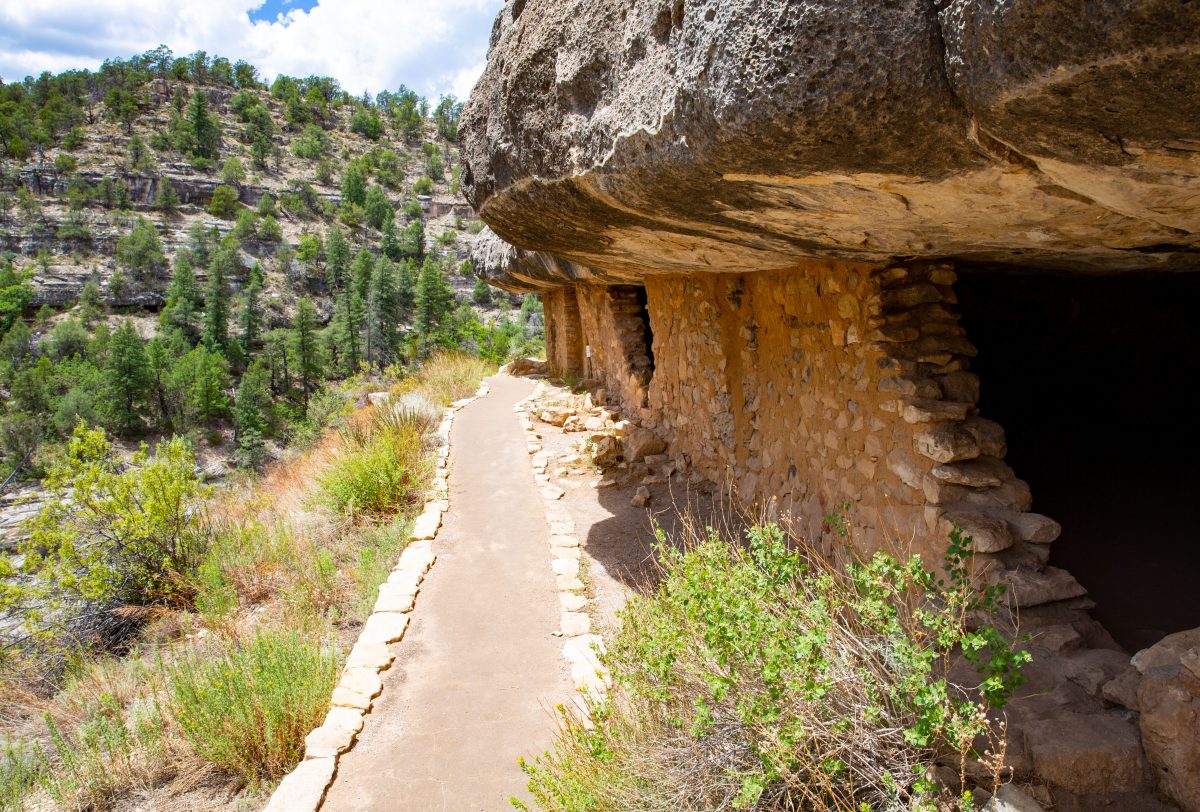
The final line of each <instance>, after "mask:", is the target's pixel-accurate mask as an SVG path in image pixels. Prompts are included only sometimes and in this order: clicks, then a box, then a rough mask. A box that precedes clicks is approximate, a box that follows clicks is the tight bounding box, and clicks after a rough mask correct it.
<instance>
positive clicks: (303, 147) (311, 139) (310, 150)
mask: <svg viewBox="0 0 1200 812" xmlns="http://www.w3.org/2000/svg"><path fill="white" fill-rule="evenodd" d="M292 152H293V153H294V154H295V155H296V156H297V157H299V158H306V159H308V160H310V161H316V160H318V159H320V158H323V157H324V156H325V155H327V154H328V153H329V136H328V135H327V134H326V133H325V131H324V130H323V129H321V128H320V127H318V126H316V125H315V124H309V125H308V126H306V127H305V128H304V132H302V133H300V136H299V137H298V138H297V139H296V140H295V141H293V142H292Z"/></svg>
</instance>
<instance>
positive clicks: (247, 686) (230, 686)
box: [168, 632, 340, 784]
mask: <svg viewBox="0 0 1200 812" xmlns="http://www.w3.org/2000/svg"><path fill="white" fill-rule="evenodd" d="M339 660H340V656H339V654H338V652H337V649H336V648H335V647H333V646H332V645H325V644H319V643H314V642H312V641H307V640H302V639H300V638H299V637H298V636H296V635H294V634H293V635H281V634H276V633H266V632H264V633H261V634H259V635H258V636H257V637H255V639H254V640H253V641H251V642H250V643H248V644H244V645H236V646H234V647H233V648H231V649H230V650H228V651H226V652H224V653H223V654H222V655H220V656H203V655H198V654H191V655H187V656H184V657H182V658H181V659H180V660H179V661H178V662H177V663H176V664H175V665H174V666H173V667H172V668H171V669H170V671H169V674H168V683H169V695H170V698H169V703H170V707H171V712H172V714H173V715H174V717H175V719H176V720H177V721H178V723H179V726H180V727H181V728H182V730H183V733H184V735H185V736H186V737H187V738H188V740H189V741H190V742H191V744H192V747H193V748H194V749H195V751H196V753H197V754H199V755H200V756H201V757H202V758H204V759H205V760H207V761H209V762H211V763H213V764H215V765H216V766H217V767H219V768H221V769H223V770H226V771H228V772H230V773H233V774H234V775H237V776H240V777H241V778H243V779H244V780H245V781H247V782H249V783H251V784H255V783H258V782H260V781H264V780H273V779H278V778H281V777H283V776H284V775H286V774H287V772H288V771H289V770H291V769H292V767H294V766H295V765H296V764H297V763H299V761H300V759H301V757H302V756H303V754H304V737H305V736H307V735H308V732H309V731H310V730H312V729H313V728H314V727H318V726H319V725H320V724H321V722H322V720H323V718H324V716H325V713H326V711H328V710H329V696H330V694H331V693H332V692H333V688H334V686H335V685H336V684H337V678H338V668H339V665H340V662H339Z"/></svg>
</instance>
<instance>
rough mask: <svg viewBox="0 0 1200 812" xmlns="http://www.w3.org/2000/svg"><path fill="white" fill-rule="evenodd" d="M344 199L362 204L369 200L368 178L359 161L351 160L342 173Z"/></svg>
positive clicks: (355, 203)
mask: <svg viewBox="0 0 1200 812" xmlns="http://www.w3.org/2000/svg"><path fill="white" fill-rule="evenodd" d="M342 200H343V201H344V202H346V203H353V204H354V205H356V206H362V205H364V204H365V203H366V202H367V179H366V173H364V172H363V169H362V166H361V165H360V164H359V162H358V161H351V162H350V163H349V164H347V165H346V170H345V171H344V172H343V173H342Z"/></svg>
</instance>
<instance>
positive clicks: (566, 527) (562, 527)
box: [550, 519, 575, 537]
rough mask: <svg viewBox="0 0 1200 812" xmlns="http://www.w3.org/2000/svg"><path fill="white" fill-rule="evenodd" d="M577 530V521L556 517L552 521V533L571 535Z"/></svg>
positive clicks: (554, 534)
mask: <svg viewBox="0 0 1200 812" xmlns="http://www.w3.org/2000/svg"><path fill="white" fill-rule="evenodd" d="M574 532H575V522H573V521H563V520H561V519H556V520H553V521H551V522H550V535H551V536H552V537H553V536H569V535H571V534H572V533H574Z"/></svg>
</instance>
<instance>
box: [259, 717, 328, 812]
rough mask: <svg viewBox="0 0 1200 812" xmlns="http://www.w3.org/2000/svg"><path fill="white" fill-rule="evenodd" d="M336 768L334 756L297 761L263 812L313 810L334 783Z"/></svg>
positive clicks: (318, 805)
mask: <svg viewBox="0 0 1200 812" xmlns="http://www.w3.org/2000/svg"><path fill="white" fill-rule="evenodd" d="M310 735H311V734H310ZM336 767H337V759H336V758H335V757H333V756H326V757H323V758H311V759H307V760H305V761H302V762H300V763H299V764H298V765H297V766H296V769H294V770H292V771H291V772H290V773H288V774H287V775H286V776H284V778H283V780H282V781H280V782H279V786H278V787H276V788H275V792H274V793H272V794H271V800H270V802H269V803H268V804H267V806H266V809H264V810H263V812H316V810H317V809H318V808H319V807H320V806H321V802H322V801H324V800H325V791H326V790H327V789H329V785H330V784H332V783H333V771H334V769H335V768H336Z"/></svg>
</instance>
